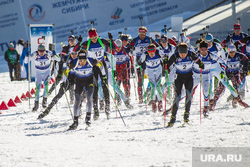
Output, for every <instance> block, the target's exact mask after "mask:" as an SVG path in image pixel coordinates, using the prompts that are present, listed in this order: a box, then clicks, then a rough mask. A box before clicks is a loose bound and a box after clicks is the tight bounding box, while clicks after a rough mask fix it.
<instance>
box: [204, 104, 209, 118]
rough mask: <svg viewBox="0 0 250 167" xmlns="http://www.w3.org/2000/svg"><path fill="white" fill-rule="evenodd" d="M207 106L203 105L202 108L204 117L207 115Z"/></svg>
mask: <svg viewBox="0 0 250 167" xmlns="http://www.w3.org/2000/svg"><path fill="white" fill-rule="evenodd" d="M208 109H209V108H208V106H204V109H203V116H204V117H205V118H207V117H208Z"/></svg>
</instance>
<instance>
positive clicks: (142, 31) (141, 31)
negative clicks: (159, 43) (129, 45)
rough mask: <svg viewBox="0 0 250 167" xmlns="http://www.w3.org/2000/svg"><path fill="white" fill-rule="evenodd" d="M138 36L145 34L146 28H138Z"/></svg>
mask: <svg viewBox="0 0 250 167" xmlns="http://www.w3.org/2000/svg"><path fill="white" fill-rule="evenodd" d="M138 31H139V34H147V32H148V30H147V28H146V27H144V26H141V27H140V28H138Z"/></svg>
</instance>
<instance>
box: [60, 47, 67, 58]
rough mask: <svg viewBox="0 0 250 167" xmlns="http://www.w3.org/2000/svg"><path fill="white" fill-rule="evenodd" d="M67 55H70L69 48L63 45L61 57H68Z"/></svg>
mask: <svg viewBox="0 0 250 167" xmlns="http://www.w3.org/2000/svg"><path fill="white" fill-rule="evenodd" d="M67 53H68V46H67V45H63V46H62V50H61V53H60V56H63V55H66V54H67Z"/></svg>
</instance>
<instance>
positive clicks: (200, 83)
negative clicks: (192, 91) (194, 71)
mask: <svg viewBox="0 0 250 167" xmlns="http://www.w3.org/2000/svg"><path fill="white" fill-rule="evenodd" d="M201 74H202V69H200V124H201V77H202V75H201Z"/></svg>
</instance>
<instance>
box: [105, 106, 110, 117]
mask: <svg viewBox="0 0 250 167" xmlns="http://www.w3.org/2000/svg"><path fill="white" fill-rule="evenodd" d="M105 114H106V116H107V119H109V115H110V107H109V105H106V106H105Z"/></svg>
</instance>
